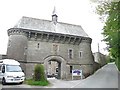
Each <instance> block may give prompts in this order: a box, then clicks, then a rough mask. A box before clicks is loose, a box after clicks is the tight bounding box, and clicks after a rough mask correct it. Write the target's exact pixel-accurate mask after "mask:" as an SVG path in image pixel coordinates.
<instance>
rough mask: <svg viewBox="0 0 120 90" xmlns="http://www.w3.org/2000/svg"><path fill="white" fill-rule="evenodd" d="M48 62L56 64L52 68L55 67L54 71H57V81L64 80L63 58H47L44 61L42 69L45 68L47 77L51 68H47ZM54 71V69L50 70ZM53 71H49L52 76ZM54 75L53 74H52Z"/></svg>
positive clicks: (64, 66)
mask: <svg viewBox="0 0 120 90" xmlns="http://www.w3.org/2000/svg"><path fill="white" fill-rule="evenodd" d="M50 61H54V62H57V64H58V65H57V66H56V65H55V64H54V65H52V66H55V70H56V68H57V69H58V71H57V78H58V79H65V78H66V72H67V71H66V68H67V67H66V61H65V60H64V58H62V57H61V56H48V57H46V58H45V59H44V67H45V74H46V75H48V73H49V68H52V67H49V64H50V63H49V62H50ZM52 69H54V67H53V68H52ZM52 72H53V73H54V71H51V74H53V73H52ZM54 74H55V73H54Z"/></svg>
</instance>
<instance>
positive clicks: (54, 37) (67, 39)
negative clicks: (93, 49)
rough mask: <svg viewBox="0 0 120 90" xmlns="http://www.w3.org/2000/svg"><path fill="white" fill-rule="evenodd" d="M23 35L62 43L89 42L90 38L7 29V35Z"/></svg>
mask: <svg viewBox="0 0 120 90" xmlns="http://www.w3.org/2000/svg"><path fill="white" fill-rule="evenodd" d="M14 34H15V35H16V34H17V35H25V36H26V37H27V38H28V40H29V41H31V40H35V41H43V42H52V43H62V44H73V45H79V44H80V43H81V42H87V43H91V42H92V39H91V38H89V37H81V36H74V35H68V34H60V33H51V32H43V31H42V32H41V31H32V30H27V29H20V28H11V29H9V30H8V36H10V35H14Z"/></svg>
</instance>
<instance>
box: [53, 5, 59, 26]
mask: <svg viewBox="0 0 120 90" xmlns="http://www.w3.org/2000/svg"><path fill="white" fill-rule="evenodd" d="M57 17H58V16H57V13H56V7H55V6H54V9H53V12H52V21H53V22H54V24H56V23H57Z"/></svg>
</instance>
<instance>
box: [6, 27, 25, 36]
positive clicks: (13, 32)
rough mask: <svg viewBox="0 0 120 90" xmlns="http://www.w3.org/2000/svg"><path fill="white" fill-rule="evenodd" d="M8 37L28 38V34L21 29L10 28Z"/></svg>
mask: <svg viewBox="0 0 120 90" xmlns="http://www.w3.org/2000/svg"><path fill="white" fill-rule="evenodd" d="M7 32H8V36H10V35H25V36H27V34H26V33H25V32H24V31H23V30H22V29H20V28H10V29H8V31H7Z"/></svg>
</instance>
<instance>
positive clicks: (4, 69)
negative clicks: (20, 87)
mask: <svg viewBox="0 0 120 90" xmlns="http://www.w3.org/2000/svg"><path fill="white" fill-rule="evenodd" d="M24 79H25V74H24V73H23V71H22V69H21V67H20V63H19V62H18V61H16V60H13V59H2V60H0V81H1V82H2V84H3V85H4V84H6V83H21V84H22V83H23V81H24Z"/></svg>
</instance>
